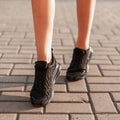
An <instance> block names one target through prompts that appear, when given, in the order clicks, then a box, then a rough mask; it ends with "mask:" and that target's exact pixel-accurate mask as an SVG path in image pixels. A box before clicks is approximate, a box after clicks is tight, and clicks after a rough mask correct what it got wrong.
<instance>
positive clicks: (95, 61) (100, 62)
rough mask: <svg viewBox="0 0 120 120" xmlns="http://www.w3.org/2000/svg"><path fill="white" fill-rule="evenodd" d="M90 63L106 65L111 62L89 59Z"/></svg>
mask: <svg viewBox="0 0 120 120" xmlns="http://www.w3.org/2000/svg"><path fill="white" fill-rule="evenodd" d="M90 63H91V64H99V65H104V64H105V65H106V64H108V65H111V62H110V60H97V59H96V60H91V61H90Z"/></svg>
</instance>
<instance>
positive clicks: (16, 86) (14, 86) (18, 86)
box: [0, 83, 24, 91]
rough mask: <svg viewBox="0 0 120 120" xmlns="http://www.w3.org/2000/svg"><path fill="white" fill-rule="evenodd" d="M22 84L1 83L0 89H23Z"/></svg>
mask: <svg viewBox="0 0 120 120" xmlns="http://www.w3.org/2000/svg"><path fill="white" fill-rule="evenodd" d="M23 90H24V84H21V83H19V84H15V83H12V84H11V83H1V84H0V91H23Z"/></svg>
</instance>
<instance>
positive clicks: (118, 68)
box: [100, 65, 120, 72]
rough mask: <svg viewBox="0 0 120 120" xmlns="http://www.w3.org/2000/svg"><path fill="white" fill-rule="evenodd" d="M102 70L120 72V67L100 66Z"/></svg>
mask: <svg viewBox="0 0 120 120" xmlns="http://www.w3.org/2000/svg"><path fill="white" fill-rule="evenodd" d="M100 68H101V69H102V70H111V71H113V70H116V71H118V70H120V66H118V65H100ZM113 72H114V71H113Z"/></svg>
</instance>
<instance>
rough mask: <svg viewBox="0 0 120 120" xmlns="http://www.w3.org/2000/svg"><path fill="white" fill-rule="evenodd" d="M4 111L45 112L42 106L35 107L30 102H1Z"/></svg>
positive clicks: (1, 110) (1, 108) (0, 108)
mask: <svg viewBox="0 0 120 120" xmlns="http://www.w3.org/2000/svg"><path fill="white" fill-rule="evenodd" d="M0 112H2V113H43V108H42V107H37V108H34V107H33V106H32V105H31V103H30V102H0Z"/></svg>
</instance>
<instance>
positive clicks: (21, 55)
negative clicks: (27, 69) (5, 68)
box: [2, 53, 32, 59]
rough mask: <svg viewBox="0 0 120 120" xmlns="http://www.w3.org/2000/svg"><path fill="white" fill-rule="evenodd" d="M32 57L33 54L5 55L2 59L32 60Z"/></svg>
mask: <svg viewBox="0 0 120 120" xmlns="http://www.w3.org/2000/svg"><path fill="white" fill-rule="evenodd" d="M31 57H32V54H11V53H9V54H7V53H5V54H3V57H2V58H14V59H21V58H22V59H30V58H31Z"/></svg>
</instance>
